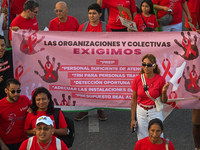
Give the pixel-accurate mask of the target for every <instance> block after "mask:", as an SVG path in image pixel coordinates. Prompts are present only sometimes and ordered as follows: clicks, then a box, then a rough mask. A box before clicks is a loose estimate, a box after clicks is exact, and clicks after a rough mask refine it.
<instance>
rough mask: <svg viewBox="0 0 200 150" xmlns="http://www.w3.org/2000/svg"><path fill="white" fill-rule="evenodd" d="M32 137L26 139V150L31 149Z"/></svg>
mask: <svg viewBox="0 0 200 150" xmlns="http://www.w3.org/2000/svg"><path fill="white" fill-rule="evenodd" d="M33 137H34V136H32V137H30V138H28V143H27V148H26V149H27V150H30V149H31V146H32V143H33Z"/></svg>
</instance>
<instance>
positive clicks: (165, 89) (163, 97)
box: [161, 82, 169, 103]
mask: <svg viewBox="0 0 200 150" xmlns="http://www.w3.org/2000/svg"><path fill="white" fill-rule="evenodd" d="M168 88H169V83H168V82H167V83H166V84H165V85H164V86H163V88H162V93H161V100H162V102H163V103H166V102H167V100H168V96H167V92H166V91H167V89H168Z"/></svg>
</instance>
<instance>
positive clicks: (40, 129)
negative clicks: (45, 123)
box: [36, 127, 50, 131]
mask: <svg viewBox="0 0 200 150" xmlns="http://www.w3.org/2000/svg"><path fill="white" fill-rule="evenodd" d="M49 129H50V128H49V127H44V128H41V127H39V128H36V130H38V131H42V130H43V131H48V130H49Z"/></svg>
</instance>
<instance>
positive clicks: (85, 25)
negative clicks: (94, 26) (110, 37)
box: [82, 21, 107, 32]
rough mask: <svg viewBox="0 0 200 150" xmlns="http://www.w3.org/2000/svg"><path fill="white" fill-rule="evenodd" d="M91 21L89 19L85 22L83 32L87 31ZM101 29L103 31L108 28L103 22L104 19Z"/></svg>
mask: <svg viewBox="0 0 200 150" xmlns="http://www.w3.org/2000/svg"><path fill="white" fill-rule="evenodd" d="M89 23H90V22H89V21H86V22H85V23H84V25H83V29H82V32H85V31H86V29H87V27H88V25H89ZM101 29H102V32H106V31H107V30H106V23H105V22H103V21H101Z"/></svg>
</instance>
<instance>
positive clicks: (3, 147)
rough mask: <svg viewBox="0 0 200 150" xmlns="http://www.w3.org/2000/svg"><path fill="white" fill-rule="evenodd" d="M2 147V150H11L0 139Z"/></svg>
mask: <svg viewBox="0 0 200 150" xmlns="http://www.w3.org/2000/svg"><path fill="white" fill-rule="evenodd" d="M0 146H1V150H9V148H8V147H7V146H6V144H5V143H4V142H3V140H2V139H1V138H0Z"/></svg>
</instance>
